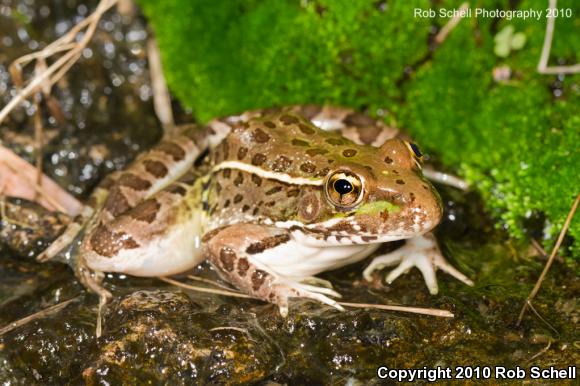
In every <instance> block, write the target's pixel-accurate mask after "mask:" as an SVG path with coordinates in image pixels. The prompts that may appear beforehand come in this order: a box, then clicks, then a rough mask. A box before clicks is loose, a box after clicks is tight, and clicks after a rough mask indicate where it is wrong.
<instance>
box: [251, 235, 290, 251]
mask: <svg viewBox="0 0 580 386" xmlns="http://www.w3.org/2000/svg"><path fill="white" fill-rule="evenodd" d="M288 240H290V236H289V235H288V234H286V233H283V234H281V235H275V236H270V237H266V238H264V239H262V240H260V241H257V242H255V243H252V244H250V245H249V246H248V248H247V249H246V252H247V253H249V254H250V255H255V254H256V253H262V252H264V251H265V250H266V249H271V248H274V247H276V246H278V245H280V244H283V243H285V242H287V241H288Z"/></svg>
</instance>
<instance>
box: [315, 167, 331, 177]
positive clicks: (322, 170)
mask: <svg viewBox="0 0 580 386" xmlns="http://www.w3.org/2000/svg"><path fill="white" fill-rule="evenodd" d="M329 171H330V168H324V169H321V170H320V171H319V172H318V173H316V177H324V176H326V175H327V174H328V172H329Z"/></svg>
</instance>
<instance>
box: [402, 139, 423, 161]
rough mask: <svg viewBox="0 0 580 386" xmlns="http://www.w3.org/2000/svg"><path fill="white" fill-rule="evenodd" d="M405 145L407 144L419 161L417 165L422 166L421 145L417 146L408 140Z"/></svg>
mask: <svg viewBox="0 0 580 386" xmlns="http://www.w3.org/2000/svg"><path fill="white" fill-rule="evenodd" d="M405 145H407V148H408V149H409V152H410V153H411V155H412V156H413V158H414V159H415V162H416V163H417V165H418V166H419V167H421V162H423V153H421V150H419V146H417V145H416V144H414V143H412V142H407V141H405Z"/></svg>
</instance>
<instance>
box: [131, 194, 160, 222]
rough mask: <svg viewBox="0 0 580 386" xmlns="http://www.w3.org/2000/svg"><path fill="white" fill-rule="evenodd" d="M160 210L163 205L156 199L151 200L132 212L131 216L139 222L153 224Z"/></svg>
mask: <svg viewBox="0 0 580 386" xmlns="http://www.w3.org/2000/svg"><path fill="white" fill-rule="evenodd" d="M159 208H161V204H160V203H158V202H157V200H156V199H154V198H150V199H147V200H145V201H143V202H142V203H140V204H139V205H137V206H136V207H135V208H133V209H132V210H130V211H129V215H130V216H131V217H132V218H134V219H135V220H137V221H144V222H146V223H148V224H151V223H152V222H153V221H155V218H156V217H157V212H158V211H159Z"/></svg>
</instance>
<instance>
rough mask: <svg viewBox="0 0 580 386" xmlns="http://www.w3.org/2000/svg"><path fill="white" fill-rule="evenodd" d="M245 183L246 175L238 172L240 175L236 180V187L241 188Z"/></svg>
mask: <svg viewBox="0 0 580 386" xmlns="http://www.w3.org/2000/svg"><path fill="white" fill-rule="evenodd" d="M243 183H244V175H243V174H242V172H238V175H237V177H236V179H235V180H234V185H235V186H240V185H241V184H243Z"/></svg>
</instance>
